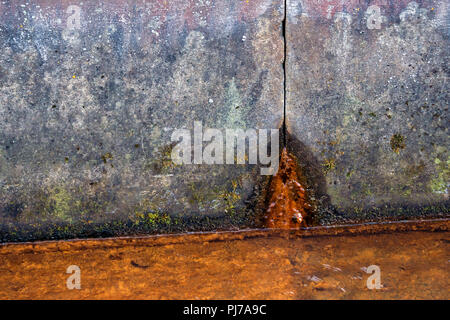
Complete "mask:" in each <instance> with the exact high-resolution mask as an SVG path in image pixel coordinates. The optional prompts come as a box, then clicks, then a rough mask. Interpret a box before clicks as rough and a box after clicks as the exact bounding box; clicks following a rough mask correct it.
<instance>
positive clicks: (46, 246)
mask: <svg viewBox="0 0 450 320" xmlns="http://www.w3.org/2000/svg"><path fill="white" fill-rule="evenodd" d="M449 226H450V218H444V219H433V220H402V221H387V222H367V223H361V224H348V225H333V226H317V227H307V228H301V229H299V230H280V229H242V230H231V231H226V230H225V231H211V232H188V233H182V234H160V235H145V236H127V237H116V238H86V239H70V240H54V241H50V240H49V241H36V242H18V243H17V242H8V243H1V244H0V255H5V254H11V253H14V254H18V253H19V254H20V253H44V252H55V251H59V252H61V251H76V250H86V249H94V248H95V249H101V248H120V247H124V246H163V245H172V244H180V243H202V242H214V241H231V240H244V239H250V238H269V237H277V238H280V237H282V238H302V237H320V236H351V235H371V234H382V233H395V232H410V231H426V232H439V231H440V232H443V231H448V230H449Z"/></svg>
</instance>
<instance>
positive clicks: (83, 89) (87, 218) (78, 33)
mask: <svg viewBox="0 0 450 320" xmlns="http://www.w3.org/2000/svg"><path fill="white" fill-rule="evenodd" d="M283 13H284V7H283V2H282V1H281V0H250V1H235V0H191V1H185V0H176V1H163V0H148V1H131V0H130V1H119V0H116V1H107V2H106V3H101V2H98V1H94V0H83V1H79V0H76V1H70V2H68V1H44V0H42V1H39V0H34V1H28V2H27V3H26V4H25V3H24V2H22V1H1V2H0V48H1V50H0V226H1V230H0V241H15V240H26V239H41V238H61V237H65V238H67V237H74V236H98V235H119V234H130V233H139V232H153V231H159V232H164V231H170V230H189V229H204V228H209V229H211V228H221V227H229V226H230V225H235V226H243V225H246V224H247V223H248V220H249V219H248V218H249V217H251V215H252V213H251V210H249V209H248V207H249V203H251V201H252V199H253V198H254V197H255V196H257V193H258V190H257V189H255V188H256V187H255V186H256V185H257V184H256V182H255V181H256V180H257V179H260V175H259V171H258V170H255V168H254V166H242V165H240V166H239V165H234V166H233V165H224V166H219V165H217V166H210V165H187V166H186V165H183V166H174V165H173V163H172V162H171V159H170V154H171V148H172V147H173V144H171V141H170V135H171V133H172V132H173V129H175V128H188V129H192V128H193V122H194V121H202V122H203V125H204V126H205V127H213V128H229V127H248V128H256V129H257V128H268V129H270V128H277V127H278V126H279V125H280V123H281V122H282V116H283V69H282V62H283V38H282V34H281V25H282V24H281V21H282V19H283ZM250 207H251V206H250ZM250 220H252V219H250Z"/></svg>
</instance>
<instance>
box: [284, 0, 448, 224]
mask: <svg viewBox="0 0 450 320" xmlns="http://www.w3.org/2000/svg"><path fill="white" fill-rule="evenodd" d="M287 8H288V15H287V16H288V20H287V32H286V34H287V62H286V65H287V79H286V83H287V97H286V107H287V114H286V119H287V123H288V129H289V131H290V132H291V133H292V135H293V138H294V140H298V141H297V142H299V143H300V148H298V152H299V153H300V156H301V157H303V159H309V162H307V167H306V170H305V172H306V173H314V170H312V169H314V168H315V167H319V168H320V169H321V170H317V171H316V172H315V176H313V177H312V178H311V181H312V185H313V186H314V187H315V189H316V191H317V193H318V199H319V203H320V205H319V206H320V207H322V208H323V211H326V212H324V213H323V217H322V221H323V222H324V223H335V222H339V221H342V220H378V219H381V218H383V217H387V218H408V217H413V216H416V217H420V216H423V215H425V216H428V217H431V216H445V215H447V216H448V185H449V165H450V157H449V153H448V146H449V136H448V103H449V83H448V75H449V68H448V66H449V36H450V31H449V26H450V11H449V3H448V1H428V0H423V1H406V0H403V1H387V0H377V1H357V0H352V1H337V0H336V1H334V0H331V1H319V0H302V1H298V0H289V1H288V6H287ZM314 165H315V167H314ZM308 166H309V167H308ZM330 210H331V211H332V212H334V214H332V215H331V216H327V215H328V213H327V212H330Z"/></svg>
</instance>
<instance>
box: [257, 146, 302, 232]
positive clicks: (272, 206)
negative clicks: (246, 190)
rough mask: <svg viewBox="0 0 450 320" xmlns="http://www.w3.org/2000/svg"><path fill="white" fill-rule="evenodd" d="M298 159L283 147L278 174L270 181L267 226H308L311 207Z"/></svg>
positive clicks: (283, 227) (285, 227)
mask: <svg viewBox="0 0 450 320" xmlns="http://www.w3.org/2000/svg"><path fill="white" fill-rule="evenodd" d="M297 172H298V168H297V161H296V159H295V158H294V156H293V155H292V154H290V153H288V151H287V150H286V148H284V149H283V151H282V153H281V159H280V166H279V169H278V172H277V174H276V175H275V176H274V177H273V178H272V181H271V183H270V197H269V207H268V208H267V211H266V216H265V220H266V226H267V227H268V228H277V229H298V228H300V227H301V226H306V222H305V218H306V216H307V215H308V212H309V211H310V209H311V205H310V204H309V203H308V201H307V195H306V190H305V187H304V186H302V184H301V183H300V179H299V176H298V173H297Z"/></svg>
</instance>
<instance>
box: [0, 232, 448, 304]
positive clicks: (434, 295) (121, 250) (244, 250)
mask: <svg viewBox="0 0 450 320" xmlns="http://www.w3.org/2000/svg"><path fill="white" fill-rule="evenodd" d="M198 240H200V241H199V242H196V243H191V242H189V241H188V240H185V241H183V240H181V241H180V243H178V244H167V245H157V246H153V245H152V241H146V240H145V239H143V240H141V242H140V243H128V244H127V245H125V244H124V243H123V242H124V241H122V240H111V241H108V242H107V243H106V244H105V242H104V241H102V240H93V242H94V243H93V244H89V243H88V241H81V242H79V244H78V245H77V246H73V245H72V244H71V243H70V242H69V241H61V242H59V245H58V246H57V248H55V247H53V248H47V247H48V246H50V247H52V246H53V245H54V244H55V242H53V243H51V244H45V243H41V244H35V245H33V247H32V248H30V247H29V246H24V245H22V244H16V245H11V246H10V247H0V298H1V299H169V300H170V299H225V300H228V299H301V300H303V299H370V300H373V299H444V300H446V299H449V297H450V296H449V290H448V287H449V267H448V265H449V259H448V246H449V232H448V231H447V232H433V233H428V232H411V233H397V234H395V233H394V234H379V235H358V236H348V237H318V238H317V237H312V238H293V239H283V238H279V237H269V238H254V239H246V240H231V241H230V240H225V241H220V240H219V241H217V239H215V240H214V241H211V242H210V241H207V239H206V238H205V239H204V241H201V239H198ZM399 243H401V244H402V245H401V246H399V245H398V244H399ZM80 245H81V246H80ZM84 245H85V246H84ZM24 247H26V250H25V251H24V250H23V249H24ZM446 248H447V249H446ZM73 265H75V266H78V267H79V268H80V289H72V290H69V289H68V287H67V286H66V284H67V280H68V279H69V277H71V276H72V275H73V271H71V273H72V274H71V273H70V272H69V274H68V273H66V270H67V269H68V267H69V266H73ZM370 266H377V267H378V268H379V275H380V287H379V289H369V288H368V287H367V282H368V279H369V277H371V276H372V275H373V274H372V273H373V272H374V271H370V270H371V269H369V267H370ZM372 268H373V267H372ZM69 280H70V279H69ZM69 283H73V282H71V281H69Z"/></svg>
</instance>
